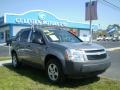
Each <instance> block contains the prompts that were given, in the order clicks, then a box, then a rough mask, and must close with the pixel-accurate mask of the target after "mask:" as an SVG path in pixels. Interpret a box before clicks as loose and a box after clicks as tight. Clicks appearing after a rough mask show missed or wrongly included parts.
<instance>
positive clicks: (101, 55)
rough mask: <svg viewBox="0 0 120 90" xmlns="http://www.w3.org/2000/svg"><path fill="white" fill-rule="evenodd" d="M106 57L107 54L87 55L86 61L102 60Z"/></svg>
mask: <svg viewBox="0 0 120 90" xmlns="http://www.w3.org/2000/svg"><path fill="white" fill-rule="evenodd" d="M106 57H107V54H106V53H104V54H100V55H87V58H88V60H98V59H104V58H106Z"/></svg>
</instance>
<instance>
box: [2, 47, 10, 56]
mask: <svg viewBox="0 0 120 90" xmlns="http://www.w3.org/2000/svg"><path fill="white" fill-rule="evenodd" d="M9 55H10V54H9V47H8V46H0V56H1V57H4V56H9Z"/></svg>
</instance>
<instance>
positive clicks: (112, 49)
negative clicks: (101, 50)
mask: <svg viewBox="0 0 120 90" xmlns="http://www.w3.org/2000/svg"><path fill="white" fill-rule="evenodd" d="M106 50H107V51H115V50H120V47H115V48H107V49H106Z"/></svg>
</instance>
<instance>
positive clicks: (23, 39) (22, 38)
mask: <svg viewBox="0 0 120 90" xmlns="http://www.w3.org/2000/svg"><path fill="white" fill-rule="evenodd" d="M29 33H30V31H28V30H27V31H23V32H22V33H21V36H20V41H21V42H27V41H28V36H29Z"/></svg>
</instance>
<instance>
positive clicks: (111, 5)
mask: <svg viewBox="0 0 120 90" xmlns="http://www.w3.org/2000/svg"><path fill="white" fill-rule="evenodd" d="M97 1H99V2H100V3H102V4H105V5H107V6H109V7H111V8H112V9H115V10H120V7H119V6H116V5H115V4H113V3H111V2H109V1H107V0H97ZM102 1H103V2H102ZM119 1H120V0H119Z"/></svg>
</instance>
